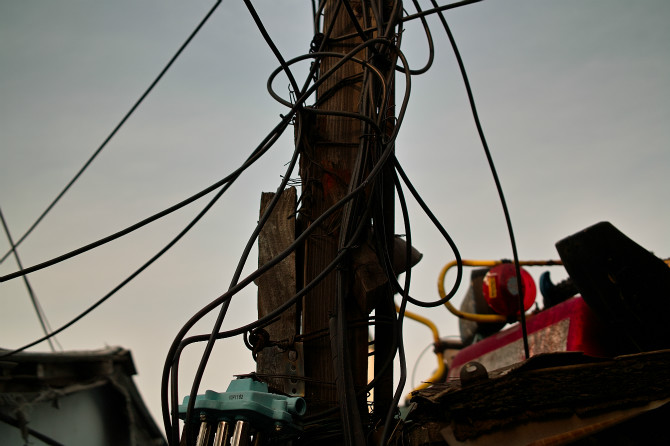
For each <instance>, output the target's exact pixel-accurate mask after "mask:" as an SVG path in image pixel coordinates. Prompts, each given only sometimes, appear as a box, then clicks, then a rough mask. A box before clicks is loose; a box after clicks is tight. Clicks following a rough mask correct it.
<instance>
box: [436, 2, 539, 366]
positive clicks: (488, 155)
mask: <svg viewBox="0 0 670 446" xmlns="http://www.w3.org/2000/svg"><path fill="white" fill-rule="evenodd" d="M431 2H432V3H433V5H435V4H436V2H435V0H431ZM439 17H440V21H441V22H442V26H443V27H444V30H445V31H446V33H447V36H448V37H449V42H450V43H451V47H452V48H453V50H454V55H455V56H456V60H457V61H458V67H459V69H460V71H461V75H462V76H463V83H464V85H465V90H466V91H467V94H468V101H469V102H470V109H471V110H472V116H473V118H474V121H475V125H476V126H477V133H479V139H480V140H481V142H482V147H483V148H484V153H485V154H486V160H487V161H488V164H489V168H490V170H491V175H493V181H494V182H495V185H496V190H497V191H498V197H499V199H500V204H501V206H502V208H503V213H504V214H505V223H506V225H507V232H508V234H509V238H510V243H511V245H512V255H513V257H514V270H515V274H516V277H517V278H518V279H517V283H518V284H519V315H520V318H519V320H520V323H521V331H522V335H523V336H522V337H523V349H524V353H525V356H526V359H528V358H529V357H530V348H529V346H528V330H527V327H526V313H525V311H524V289H523V280H521V268H520V267H519V254H518V253H517V247H516V241H515V239H514V230H513V228H512V219H511V217H510V214H509V209H508V207H507V202H506V200H505V194H504V193H503V190H502V185H501V184H500V178H499V177H498V172H497V170H496V167H495V164H494V163H493V157H492V156H491V151H490V150H489V146H488V144H487V142H486V137H485V136H484V130H483V129H482V125H481V122H480V120H479V114H478V113H477V106H476V105H475V98H474V95H473V93H472V88H471V87H470V81H469V80H468V75H467V72H466V70H465V64H464V63H463V59H462V58H461V53H460V51H458V46H457V45H456V39H454V36H453V34H452V33H451V29H450V28H449V25H448V24H447V21H446V19H445V18H444V15H443V14H442V12H439Z"/></svg>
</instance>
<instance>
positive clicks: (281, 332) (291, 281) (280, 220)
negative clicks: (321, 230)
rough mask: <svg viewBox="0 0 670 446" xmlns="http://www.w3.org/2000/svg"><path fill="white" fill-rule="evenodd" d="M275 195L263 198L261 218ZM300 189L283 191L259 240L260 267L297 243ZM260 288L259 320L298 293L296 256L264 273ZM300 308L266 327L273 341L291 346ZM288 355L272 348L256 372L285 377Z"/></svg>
mask: <svg viewBox="0 0 670 446" xmlns="http://www.w3.org/2000/svg"><path fill="white" fill-rule="evenodd" d="M274 196H275V194H274V193H272V192H264V193H263V194H262V195H261V206H260V215H263V212H265V209H266V208H267V207H268V205H269V203H270V201H271V200H272V199H273V198H274ZM295 210H296V189H295V188H294V187H291V188H289V189H286V190H284V192H282V194H281V197H280V198H279V201H278V203H277V206H276V207H275V208H274V210H273V212H272V214H271V216H270V218H269V220H268V221H267V223H266V224H265V227H264V228H263V230H262V231H261V233H260V234H259V237H258V265H259V266H261V265H264V264H265V263H267V262H269V261H271V260H272V259H273V258H275V257H276V256H277V254H279V253H281V252H282V251H283V250H285V249H286V248H287V247H288V246H289V245H290V244H291V243H293V241H294V240H295ZM256 283H257V285H258V317H259V318H261V317H264V316H265V315H267V314H269V313H270V312H272V311H273V310H275V309H276V308H277V307H279V306H280V305H282V304H283V303H284V302H286V301H287V300H288V299H290V298H291V297H293V296H294V295H295V293H296V266H295V253H292V254H290V255H289V256H288V257H287V258H285V259H284V260H283V261H281V262H280V263H279V264H277V265H276V266H275V267H273V268H272V269H270V270H269V271H268V272H267V273H265V274H263V275H262V276H261V277H259V278H258V280H257V281H256ZM296 327H297V315H296V307H295V306H292V307H291V308H289V309H288V310H286V311H284V312H283V313H282V314H281V316H280V317H279V320H278V321H277V322H274V323H272V324H270V325H269V326H267V327H265V328H264V329H265V330H266V331H267V333H268V334H269V338H270V340H271V341H279V342H282V343H285V344H289V343H291V342H292V341H293V339H295V336H296ZM286 366H287V364H286V355H285V354H284V353H283V352H282V349H280V348H278V347H269V348H265V349H263V350H261V351H260V352H259V353H258V357H257V361H256V372H257V373H258V374H260V375H285V374H286V373H285V370H286ZM268 381H269V385H270V386H271V387H275V388H277V389H279V390H283V389H285V388H287V387H288V383H287V380H286V379H277V378H275V379H272V378H271V379H268Z"/></svg>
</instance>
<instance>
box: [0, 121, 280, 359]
mask: <svg viewBox="0 0 670 446" xmlns="http://www.w3.org/2000/svg"><path fill="white" fill-rule="evenodd" d="M290 119H291V115H288V116H286V117H284V118H283V119H282V120H281V122H280V123H279V124H278V125H277V126H275V128H274V129H273V131H272V132H270V134H268V136H266V137H265V139H264V140H263V142H261V144H260V145H259V146H258V147H257V148H256V149H255V150H254V152H253V153H252V155H251V156H250V157H249V158H247V160H246V161H245V163H243V164H242V166H240V167H239V168H238V169H237V170H235V171H234V172H233V173H232V174H230V175H228V176H227V177H226V178H224V180H226V181H224V180H222V181H219V182H218V183H217V184H222V185H223V187H222V189H221V191H219V192H218V193H217V194H216V196H215V197H214V198H213V199H212V200H211V201H210V202H209V203H208V204H207V206H205V207H204V208H203V210H202V211H201V212H200V213H199V214H198V215H197V216H196V217H195V219H194V220H192V221H191V222H190V223H189V224H188V225H187V226H186V228H184V230H182V231H181V232H180V233H179V234H178V235H177V236H176V237H175V238H174V239H173V240H172V241H170V243H168V244H167V245H166V246H165V247H164V248H163V249H161V250H160V251H159V252H158V253H157V254H155V255H154V256H153V257H151V258H150V259H149V260H148V261H147V262H146V263H144V264H143V265H142V266H141V267H140V268H138V269H137V270H135V272H133V273H132V274H131V275H130V276H128V277H127V278H126V279H125V280H123V281H122V282H121V283H120V284H119V285H117V286H116V287H114V288H113V289H112V290H111V291H110V292H108V293H107V294H106V295H104V296H103V297H102V298H100V299H99V300H98V301H96V302H95V303H94V304H93V305H91V306H90V307H88V308H87V309H86V310H84V311H83V312H82V313H80V314H79V315H77V316H76V317H75V318H74V319H72V320H70V321H69V322H68V323H66V324H65V325H63V326H61V327H60V328H58V329H57V330H54V331H52V332H51V333H50V334H49V335H48V336H44V337H42V338H39V339H37V340H35V341H33V342H31V343H29V344H27V345H24V346H23V347H20V348H18V349H15V350H12V351H10V352H8V353H5V354H3V355H0V358H2V357H6V356H11V355H13V354H15V353H18V352H20V351H23V350H25V349H27V348H30V347H32V346H34V345H37V344H39V343H41V342H43V341H45V340H46V339H49V338H50V337H52V336H55V335H56V334H58V333H60V332H62V331H64V330H66V329H67V328H69V327H71V326H72V325H74V324H75V323H77V322H78V321H80V320H81V319H82V318H84V317H85V316H87V315H88V314H89V313H90V312H91V311H93V310H94V309H96V308H97V307H98V306H100V305H101V304H102V303H104V302H105V301H106V300H108V299H109V298H110V297H111V296H113V295H114V294H116V293H117V292H118V291H119V290H120V289H121V288H123V287H124V286H125V285H127V284H128V283H129V282H130V281H132V280H133V279H134V278H135V277H137V276H138V275H139V274H140V273H141V272H143V271H144V270H145V269H146V268H148V267H149V266H150V265H151V264H152V263H153V262H155V261H156V260H158V258H160V257H161V256H162V255H163V254H165V253H166V252H167V251H168V250H169V249H170V248H171V247H172V246H174V245H175V244H176V243H177V242H178V241H179V240H180V239H181V238H182V237H183V236H184V235H185V234H186V233H187V232H188V231H190V229H191V228H193V226H195V224H196V223H197V222H198V221H199V220H200V219H201V218H202V217H203V216H204V215H205V213H207V212H208V211H209V209H211V207H212V206H213V205H214V203H215V202H216V201H218V199H219V198H220V197H221V195H223V193H224V192H225V191H226V190H227V189H228V188H229V187H230V186H231V185H232V184H233V182H234V181H235V180H236V179H237V178H238V177H239V175H241V174H242V172H244V171H245V170H246V169H247V168H249V167H250V166H251V165H252V164H253V163H254V162H255V161H256V160H258V159H259V158H260V157H261V156H262V155H263V154H265V153H266V152H267V151H268V150H269V149H270V148H271V146H272V144H274V142H275V141H276V140H277V139H278V138H279V136H280V135H281V134H282V133H283V131H284V130H285V129H286V127H288V125H289V123H290ZM208 189H211V186H210V188H207V189H205V190H208ZM202 193H203V192H200V194H202ZM200 196H202V195H200ZM200 196H198V198H200ZM193 197H195V195H194V196H193ZM193 197H191V198H189V199H187V200H184V201H183V202H182V203H180V204H181V205H182V206H184V205H185V204H184V203H186V202H188V203H190V202H192V201H194V199H193ZM189 200H190V201H189ZM188 203H186V204H188ZM180 204H178V205H176V206H179V205H180ZM176 206H173V207H172V208H170V209H174V208H175V207H176ZM175 210H176V209H175ZM163 212H166V211H163ZM159 214H160V213H159ZM156 215H158V214H156ZM154 217H155V215H154V216H153V217H150V219H151V218H154ZM148 220H149V219H147V220H144V222H147V221H148ZM141 223H143V222H140V223H138V224H136V225H134V226H138V225H140V224H141ZM140 227H141V226H140ZM118 234H119V233H117V234H115V235H118ZM115 235H112V236H110V237H114V236H115ZM110 237H107V238H110ZM89 246H90V245H89ZM82 249H83V248H82ZM91 249H92V248H91ZM23 271H27V270H23Z"/></svg>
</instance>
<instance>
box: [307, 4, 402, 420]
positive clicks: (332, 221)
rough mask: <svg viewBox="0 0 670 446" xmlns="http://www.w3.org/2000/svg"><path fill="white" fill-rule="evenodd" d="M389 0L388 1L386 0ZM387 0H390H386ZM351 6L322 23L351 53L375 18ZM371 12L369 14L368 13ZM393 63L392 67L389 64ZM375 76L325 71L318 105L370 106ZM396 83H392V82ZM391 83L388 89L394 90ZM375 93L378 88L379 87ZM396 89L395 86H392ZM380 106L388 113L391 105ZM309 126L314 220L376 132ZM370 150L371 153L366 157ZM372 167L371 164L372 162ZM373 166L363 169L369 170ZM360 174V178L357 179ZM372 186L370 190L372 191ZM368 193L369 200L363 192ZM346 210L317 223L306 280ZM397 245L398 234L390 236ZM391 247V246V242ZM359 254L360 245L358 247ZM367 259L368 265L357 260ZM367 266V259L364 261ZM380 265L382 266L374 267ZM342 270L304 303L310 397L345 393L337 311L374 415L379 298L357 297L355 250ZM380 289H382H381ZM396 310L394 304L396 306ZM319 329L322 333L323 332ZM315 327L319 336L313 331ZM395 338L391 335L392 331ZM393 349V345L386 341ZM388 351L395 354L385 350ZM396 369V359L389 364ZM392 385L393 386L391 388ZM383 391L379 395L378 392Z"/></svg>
mask: <svg viewBox="0 0 670 446" xmlns="http://www.w3.org/2000/svg"><path fill="white" fill-rule="evenodd" d="M380 3H382V2H380ZM383 3H384V4H389V3H390V2H388V1H385V2H383ZM350 5H351V10H350V11H346V12H345V6H343V5H342V4H341V2H339V1H337V0H329V1H327V2H326V6H325V10H324V18H323V23H324V26H323V28H324V29H327V28H328V27H329V26H331V24H332V34H331V36H330V37H331V38H330V39H326V41H325V45H324V48H323V51H324V52H336V53H339V54H343V55H344V54H347V53H349V52H350V51H351V50H352V49H353V48H354V47H356V46H357V45H359V44H361V43H362V42H363V39H362V38H361V37H360V35H359V34H357V30H361V29H365V28H368V29H369V27H374V26H376V23H375V22H374V21H373V20H372V18H371V17H372V14H371V10H370V8H369V2H366V1H351V2H350ZM352 13H353V15H355V19H356V20H357V21H358V23H355V22H354V19H353V18H352V17H351V15H352ZM364 15H365V16H366V17H364ZM375 35H376V33H374V32H368V35H367V37H368V38H372V37H375ZM341 36H351V37H349V38H347V39H338V37H341ZM373 54H374V49H373V48H372V47H368V48H367V49H365V50H363V51H361V52H360V53H359V54H357V55H356V57H357V58H358V59H361V60H365V61H371V60H372V59H373V57H372V56H373ZM339 61H340V59H338V58H332V57H330V58H323V59H322V61H321V66H320V69H319V76H321V75H323V74H324V73H326V72H328V70H329V69H330V68H331V67H333V66H334V65H335V64H337V63H338V62H339ZM387 71H388V67H387ZM376 81H377V80H376V79H375V80H372V79H370V78H369V77H368V78H366V76H365V75H364V69H363V67H362V66H361V65H360V64H359V63H356V62H352V61H350V62H347V63H345V64H344V65H343V66H342V67H341V68H339V69H338V71H336V72H335V74H334V75H332V76H330V77H328V78H327V79H325V81H324V83H323V84H322V86H321V87H320V88H319V90H318V98H317V106H316V107H315V108H316V109H317V111H326V112H348V113H352V114H358V113H365V114H367V113H369V110H372V109H374V107H376V106H377V105H378V104H374V103H368V104H367V109H365V108H366V107H365V106H363V105H362V104H364V103H365V101H366V100H367V98H368V97H367V96H366V95H369V94H370V92H373V90H374V87H373V86H371V83H374V82H376ZM388 87H389V88H391V87H390V86H388ZM387 91H388V90H387ZM373 93H374V92H373ZM388 95H389V96H391V97H392V96H393V93H392V91H391V92H390V93H389V94H388ZM381 113H386V110H384V111H382V112H381ZM313 118H314V120H313V121H312V122H311V123H310V124H311V128H310V129H309V130H308V134H309V135H308V139H309V143H308V144H306V145H305V150H304V151H303V153H302V154H301V159H300V176H301V178H302V185H303V205H302V212H303V215H304V216H305V217H306V218H307V220H308V224H311V222H312V221H314V220H315V219H316V218H317V217H319V216H320V215H322V214H323V213H324V212H325V211H326V210H328V209H329V208H330V207H331V206H333V205H334V204H335V203H337V202H338V201H339V200H340V199H341V198H343V197H344V196H345V195H346V194H347V193H348V191H349V189H350V185H351V182H352V175H354V174H355V168H356V167H355V166H356V163H357V159H358V163H361V159H367V160H368V162H369V160H370V158H369V157H370V155H369V154H364V155H362V154H361V152H362V151H363V150H366V149H367V147H369V145H368V143H369V141H366V138H370V135H369V134H366V130H367V129H366V126H365V124H364V123H363V121H361V120H359V119H356V118H352V117H343V116H337V115H327V114H326V115H324V114H318V113H317V114H315V115H314V116H313ZM365 157H368V158H365ZM368 169H369V168H368ZM366 173H367V172H365V173H364V175H365V174H366ZM354 180H355V179H354ZM384 189H385V191H384V193H386V194H388V193H390V194H391V196H390V200H389V199H388V197H386V198H385V199H384V201H386V202H389V201H390V203H391V208H392V203H393V191H392V187H391V188H390V190H389V188H384ZM367 193H370V191H368V192H367ZM362 201H365V200H362ZM392 214H393V212H392V211H391V215H390V219H389V221H388V222H387V227H386V229H387V231H390V234H393V224H392V221H393V215H392ZM342 225H343V211H342V210H339V211H338V212H336V213H334V214H333V215H332V216H331V217H329V218H328V219H327V220H326V221H325V222H324V223H322V224H321V225H319V227H318V228H316V229H315V230H314V232H313V233H312V235H311V236H310V237H309V238H308V239H307V242H306V246H305V258H304V283H309V282H310V281H311V280H312V279H313V278H314V277H316V276H317V275H318V274H319V273H321V271H323V269H324V268H326V267H327V265H328V264H330V263H331V261H332V260H333V259H334V258H335V257H336V255H337V254H338V248H339V246H338V240H340V235H341V230H343V227H342ZM369 234H370V228H369V227H368V228H367V229H366V230H365V231H364V233H363V235H364V238H363V239H361V244H365V243H366V241H367V240H366V237H367V236H368V235H369ZM390 243H391V246H392V241H390ZM391 251H392V250H391ZM359 254H360V252H359ZM372 262H375V263H376V270H377V271H379V270H380V269H381V267H379V265H378V262H377V260H376V258H375V259H373V260H372ZM363 263H366V262H365V261H363ZM358 266H361V265H358ZM363 266H365V265H363ZM373 269H375V268H373ZM337 274H338V273H337V272H333V273H331V274H329V275H328V276H327V277H326V278H325V279H324V280H322V281H321V283H320V284H319V285H318V286H317V287H316V288H315V289H314V290H313V291H312V292H311V293H310V294H309V295H308V296H307V297H306V298H305V300H304V304H303V333H305V334H306V336H307V338H306V340H305V345H304V348H305V374H306V376H308V377H309V378H310V381H307V382H306V386H305V387H306V398H307V401H308V404H309V405H310V407H312V408H314V410H315V411H319V410H320V409H327V408H331V407H335V406H336V405H337V404H338V403H339V400H338V395H337V390H336V386H335V385H334V384H335V381H336V378H337V379H342V377H337V376H336V375H335V370H334V369H335V368H334V367H333V362H334V359H333V358H334V352H333V350H332V349H331V340H330V339H329V337H328V334H329V333H330V334H331V335H332V327H329V321H331V319H332V317H333V316H336V317H346V319H347V325H348V327H349V330H348V338H347V342H348V343H349V349H350V352H351V356H350V357H349V358H346V359H347V361H348V364H349V366H350V368H351V371H352V374H353V384H354V387H355V389H354V390H355V392H356V393H357V395H358V409H359V415H360V416H366V415H367V406H366V399H367V395H366V393H365V391H364V390H365V386H366V384H367V381H368V371H367V364H368V360H367V358H368V336H369V335H368V326H367V319H368V315H369V313H370V310H371V309H372V305H373V304H372V303H371V302H367V301H366V297H368V296H366V292H365V291H364V292H363V293H357V294H358V295H357V296H356V297H358V299H355V298H353V294H354V293H353V288H354V287H357V288H359V289H360V288H363V289H365V288H366V286H365V284H361V283H360V280H357V278H356V275H355V271H354V262H353V259H352V258H348V259H346V260H345V262H344V263H343V265H342V266H341V267H340V268H339V274H341V275H342V277H340V280H339V281H338V277H337ZM338 286H340V287H342V286H344V287H347V288H346V289H344V290H343V291H342V292H344V293H345V295H346V296H347V300H346V302H347V305H346V314H344V315H342V314H337V290H338ZM374 291H375V292H376V293H379V290H378V289H377V290H374ZM382 294H384V295H385V297H386V299H385V302H384V304H383V305H382V307H383V309H384V310H383V311H382V312H385V313H386V314H388V311H389V308H392V305H393V304H392V300H389V299H392V295H391V293H390V292H388V291H386V292H382ZM391 311H394V310H391ZM319 334H320V335H319ZM310 335H313V336H310ZM389 338H390V336H389ZM387 352H388V349H387ZM386 357H388V356H386ZM390 370H392V367H391V368H390ZM391 381H392V375H387V377H386V379H385V383H386V384H385V385H382V386H381V387H379V388H377V390H376V392H377V393H379V391H380V389H381V390H382V391H381V393H387V394H388V395H387V397H386V400H387V406H388V401H390V394H391V387H390V385H389V383H390V382H391ZM384 387H386V389H387V390H386V391H385V389H384ZM377 397H381V398H382V400H383V399H384V396H383V395H375V398H377Z"/></svg>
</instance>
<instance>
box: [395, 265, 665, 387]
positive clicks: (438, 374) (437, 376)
mask: <svg viewBox="0 0 670 446" xmlns="http://www.w3.org/2000/svg"><path fill="white" fill-rule="evenodd" d="M501 263H503V261H502V260H462V264H463V266H485V267H489V268H490V267H493V266H496V265H500V264H501ZM457 264H458V262H456V261H453V262H449V263H447V264H446V265H445V266H444V267H443V268H442V271H440V275H439V277H438V279H437V290H438V293H439V295H440V299H444V297H446V295H447V293H446V291H445V290H444V279H445V278H446V276H447V271H449V270H450V269H451V268H452V267H454V266H456V265H457ZM562 264H563V263H562V262H561V261H560V260H525V261H520V262H519V265H524V266H554V265H562ZM669 266H670V264H669ZM444 305H445V306H446V307H447V309H448V310H449V311H450V312H451V313H452V314H454V315H456V316H458V317H459V318H461V319H467V320H470V321H474V322H483V323H500V322H507V318H506V317H505V316H503V315H500V314H475V313H466V312H464V311H460V310H458V309H456V307H454V306H453V305H451V303H449V302H445V303H444ZM395 309H396V311H398V310H399V307H398V305H396V307H395ZM405 316H406V317H408V318H410V319H412V320H415V321H417V322H419V323H421V324H423V325H425V326H427V327H428V328H429V329H430V331H431V332H432V333H433V342H434V343H435V345H436V346H437V344H438V343H439V342H440V333H439V332H438V330H437V326H436V325H435V324H434V323H433V322H432V321H431V320H430V319H427V318H425V317H423V316H420V315H418V314H416V313H412V312H411V311H405ZM435 356H436V357H437V370H436V371H435V373H433V376H431V377H430V378H428V379H427V380H426V381H424V382H422V383H421V384H420V385H418V386H417V387H416V388H415V389H414V390H412V392H416V391H417V390H422V389H425V388H427V387H429V386H430V385H431V384H432V383H434V382H439V381H441V380H442V379H444V374H445V373H446V367H445V365H444V355H443V354H442V352H435ZM410 393H411V392H410Z"/></svg>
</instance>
